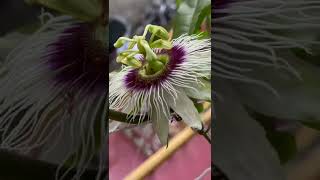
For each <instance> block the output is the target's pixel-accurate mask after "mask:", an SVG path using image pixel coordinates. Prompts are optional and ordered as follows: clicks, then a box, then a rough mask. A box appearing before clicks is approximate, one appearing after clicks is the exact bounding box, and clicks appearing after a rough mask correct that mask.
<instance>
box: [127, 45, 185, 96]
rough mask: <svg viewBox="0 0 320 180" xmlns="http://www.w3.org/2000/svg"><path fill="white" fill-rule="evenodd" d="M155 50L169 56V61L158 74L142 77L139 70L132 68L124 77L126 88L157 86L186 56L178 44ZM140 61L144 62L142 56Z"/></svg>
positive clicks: (138, 89) (139, 89) (144, 88)
mask: <svg viewBox="0 0 320 180" xmlns="http://www.w3.org/2000/svg"><path fill="white" fill-rule="evenodd" d="M155 52H156V54H157V55H168V56H169V62H168V64H167V65H166V67H165V68H164V70H163V71H162V72H161V73H160V74H159V75H158V76H155V77H151V78H143V77H142V76H141V75H139V70H137V69H132V70H131V71H129V72H128V74H127V76H126V78H125V85H126V87H127V88H128V89H131V90H137V91H141V90H146V89H149V88H151V87H157V86H159V85H160V84H161V82H162V81H166V80H167V79H168V78H169V77H170V76H171V75H172V73H173V71H174V70H175V69H177V68H178V67H179V66H180V65H181V64H182V63H183V61H184V60H185V58H186V52H185V51H184V49H183V47H179V46H174V47H173V48H172V49H170V50H156V51H155ZM141 61H142V62H145V60H144V59H143V57H142V59H141Z"/></svg>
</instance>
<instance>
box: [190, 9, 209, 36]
mask: <svg viewBox="0 0 320 180" xmlns="http://www.w3.org/2000/svg"><path fill="white" fill-rule="evenodd" d="M209 16H211V4H209V5H207V6H206V7H204V8H203V9H202V10H201V13H200V14H199V17H198V18H195V20H196V22H195V26H194V29H193V32H192V33H196V32H198V31H199V28H200V27H201V24H202V23H203V21H204V20H205V18H208V17H209ZM191 31H192V30H191Z"/></svg>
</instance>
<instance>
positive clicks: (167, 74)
mask: <svg viewBox="0 0 320 180" xmlns="http://www.w3.org/2000/svg"><path fill="white" fill-rule="evenodd" d="M153 51H154V52H155V54H157V55H158V56H160V55H164V56H166V57H168V61H167V63H166V64H165V65H164V67H163V69H161V70H160V71H158V72H156V73H155V74H152V75H145V74H144V73H141V71H143V66H142V67H141V68H138V69H133V68H132V67H130V66H126V67H124V68H123V69H122V70H121V71H120V72H118V73H115V74H113V75H111V76H110V77H111V80H110V82H109V104H110V107H109V108H110V109H114V110H118V111H122V112H125V113H128V114H129V116H130V117H135V116H137V115H139V117H140V118H143V117H146V116H147V117H149V118H150V120H152V123H153V127H154V129H155V131H156V132H157V135H158V137H159V139H160V141H161V143H162V144H166V143H167V140H168V130H169V127H168V125H169V121H170V111H171V110H173V111H174V112H175V113H177V114H178V115H179V116H180V117H181V118H182V119H183V120H184V121H185V122H186V123H187V124H188V125H189V126H190V127H193V128H195V129H201V127H202V125H201V119H200V116H199V114H198V112H197V110H196V108H195V106H194V104H193V102H192V100H191V98H195V99H203V100H209V101H210V100H211V96H210V94H211V89H210V87H211V86H210V87H209V86H206V85H208V83H205V82H206V81H207V80H208V79H210V78H211V71H210V70H211V42H210V40H209V39H204V40H199V39H198V37H197V36H186V35H183V36H180V37H179V38H177V39H174V40H173V41H172V48H171V49H169V50H164V49H154V50H153ZM140 61H141V62H142V64H144V63H146V60H145V59H144V58H143V57H142V58H140Z"/></svg>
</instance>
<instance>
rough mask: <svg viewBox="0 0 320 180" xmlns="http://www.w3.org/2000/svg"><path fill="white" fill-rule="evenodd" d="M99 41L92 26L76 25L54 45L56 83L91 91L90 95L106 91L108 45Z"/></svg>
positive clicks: (51, 56) (52, 61) (51, 60)
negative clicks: (93, 92) (97, 91)
mask: <svg viewBox="0 0 320 180" xmlns="http://www.w3.org/2000/svg"><path fill="white" fill-rule="evenodd" d="M100 39H101V38H97V33H96V32H95V28H94V27H92V26H91V25H89V24H77V25H75V26H73V27H71V28H69V29H67V30H65V32H64V33H63V35H61V36H60V37H59V39H58V40H57V41H56V42H55V43H53V44H51V45H50V46H49V48H50V49H51V51H50V52H53V53H51V54H48V55H47V56H48V57H49V61H48V63H49V67H50V69H51V70H53V71H55V72H57V73H56V77H55V79H54V80H55V81H56V82H57V83H64V84H66V83H67V84H69V85H70V86H71V87H75V88H88V92H91V91H93V90H97V88H98V89H101V90H103V89H105V81H106V79H107V77H106V72H107V71H108V57H107V48H106V45H105V44H104V43H103V42H102V41H101V40H100Z"/></svg>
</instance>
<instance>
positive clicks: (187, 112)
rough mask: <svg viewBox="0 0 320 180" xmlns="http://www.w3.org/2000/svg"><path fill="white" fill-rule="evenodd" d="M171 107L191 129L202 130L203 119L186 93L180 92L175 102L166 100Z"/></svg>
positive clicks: (169, 99)
mask: <svg viewBox="0 0 320 180" xmlns="http://www.w3.org/2000/svg"><path fill="white" fill-rule="evenodd" d="M166 99H167V102H168V104H169V106H170V107H171V108H172V109H173V110H174V111H175V112H176V113H177V114H178V115H179V116H180V117H181V118H182V119H183V121H184V122H185V123H186V124H187V125H188V126H190V127H192V128H195V129H199V130H200V129H201V128H202V124H201V118H200V115H199V113H198V111H197V109H196V107H195V106H194V104H193V102H192V101H191V100H190V99H189V98H188V96H187V95H186V94H185V92H184V91H182V90H180V91H179V92H178V96H177V98H176V99H175V102H174V100H173V99H171V98H166Z"/></svg>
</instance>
